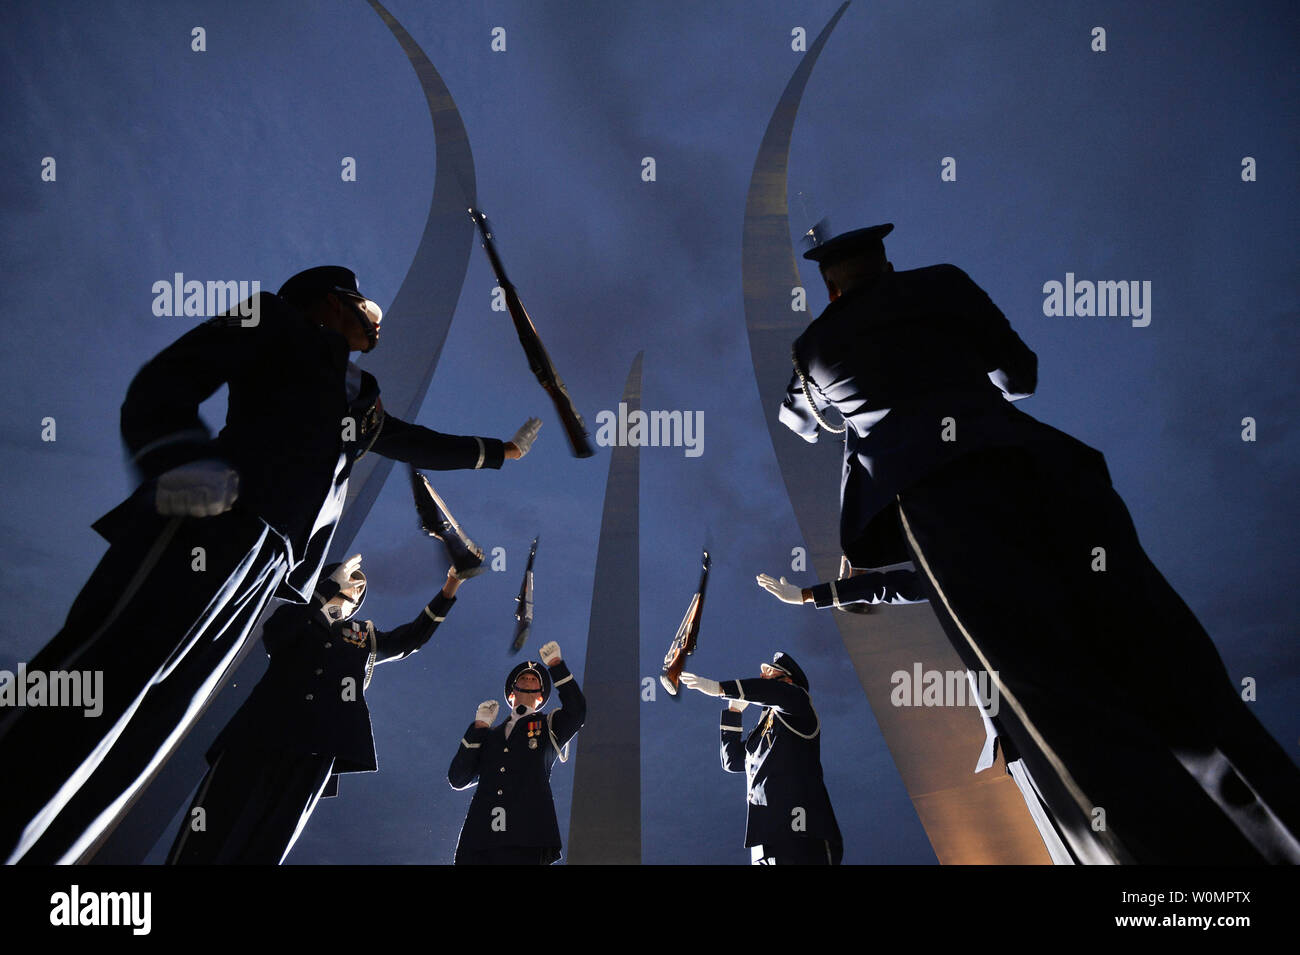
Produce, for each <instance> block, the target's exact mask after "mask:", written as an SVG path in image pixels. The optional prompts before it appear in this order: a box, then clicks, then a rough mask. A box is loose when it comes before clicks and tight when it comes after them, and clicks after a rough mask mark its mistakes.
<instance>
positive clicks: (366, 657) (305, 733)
mask: <svg viewBox="0 0 1300 955" xmlns="http://www.w3.org/2000/svg"><path fill="white" fill-rule="evenodd" d="M455 602H456V599H455V598H454V597H452V598H448V597H444V596H443V595H442V594H441V593H439V594H438V595H437V596H436V597H434V599H433V601H432V602H431V603H430V604H429V605H428V606H427V607H425V608H424V609H423V610H422V611H420V614H419V616H417V617H416V618H415V619H414V620H412V621H411V622H410V623H407V624H403V625H402V626H400V627H397V628H396V629H394V630H376V629H375V625H374V623H372V622H371V621H369V620H356V619H352V620H343V621H337V622H333V623H328V624H327V623H326V621H325V618H324V616H322V614H321V613H320V611H319V610H318V609H316V607H315V606H314V605H313V606H310V607H304V606H301V605H298V604H287V605H285V606H283V607H281V608H280V609H279V610H277V611H276V612H275V613H274V614H272V616H271V619H270V620H268V621H267V622H266V627H265V628H264V629H263V632H262V642H263V645H264V646H265V647H266V652H267V653H268V654H269V655H270V657H271V662H270V665H269V666H268V667H267V671H266V675H265V676H263V677H262V679H261V681H260V682H259V683H258V684H257V686H256V687H254V688H253V692H252V694H250V695H249V697H248V700H247V701H245V703H244V705H243V706H242V707H240V709H239V711H238V712H237V713H236V714H235V715H234V716H233V717H232V718H231V720H230V722H229V723H227V724H226V727H225V729H223V730H222V731H221V734H220V735H219V736H218V737H217V740H216V742H215V743H213V744H212V748H211V749H210V750H209V751H208V762H210V763H211V762H215V761H216V758H217V756H218V755H219V754H220V753H221V752H222V751H223V750H225V749H227V748H235V747H242V748H251V749H262V750H277V751H285V752H290V753H294V754H305V753H319V754H321V755H332V756H333V757H334V772H335V773H364V772H374V771H375V769H376V768H377V763H376V761H375V740H374V735H373V733H372V731H371V727H370V710H369V709H368V708H367V707H366V697H365V692H364V691H365V688H366V687H367V686H368V685H369V683H370V673H371V670H372V669H373V668H374V666H375V664H378V663H388V662H390V661H392V660H401V659H403V658H404V657H408V656H410V655H411V654H412V653H414V652H415V651H416V650H418V649H420V647H422V646H424V644H425V643H426V642H428V640H429V638H430V637H432V636H433V632H434V631H435V630H437V629H438V624H440V623H441V622H442V620H443V619H444V618H445V617H446V616H447V613H448V612H449V611H450V610H451V606H452V604H454V603H455Z"/></svg>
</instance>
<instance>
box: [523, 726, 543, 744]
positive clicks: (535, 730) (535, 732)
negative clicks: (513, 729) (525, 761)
mask: <svg viewBox="0 0 1300 955" xmlns="http://www.w3.org/2000/svg"><path fill="white" fill-rule="evenodd" d="M542 722H543V721H542V720H529V721H528V724H527V726H526V727H525V728H526V729H527V731H528V748H529V749H536V748H537V740H538V739H539V738H540V737H541V735H542Z"/></svg>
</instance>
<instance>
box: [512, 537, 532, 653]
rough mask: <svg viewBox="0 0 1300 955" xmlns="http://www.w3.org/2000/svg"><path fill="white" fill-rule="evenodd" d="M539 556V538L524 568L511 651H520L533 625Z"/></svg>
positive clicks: (517, 599)
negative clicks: (534, 568) (534, 570)
mask: <svg viewBox="0 0 1300 955" xmlns="http://www.w3.org/2000/svg"><path fill="white" fill-rule="evenodd" d="M536 557H537V538H536V537H534V538H533V546H532V547H530V548H529V549H528V566H527V567H525V568H524V582H523V583H522V584H520V585H519V596H518V597H516V598H515V603H517V604H518V605H519V606H517V607H515V620H516V621H517V622H516V623H515V639H514V642H513V643H511V644H510V652H511V653H518V652H519V651H520V650H522V649H523V647H524V641H525V640H527V639H528V631H529V630H530V629H531V628H532V626H533V561H534V560H535V559H536Z"/></svg>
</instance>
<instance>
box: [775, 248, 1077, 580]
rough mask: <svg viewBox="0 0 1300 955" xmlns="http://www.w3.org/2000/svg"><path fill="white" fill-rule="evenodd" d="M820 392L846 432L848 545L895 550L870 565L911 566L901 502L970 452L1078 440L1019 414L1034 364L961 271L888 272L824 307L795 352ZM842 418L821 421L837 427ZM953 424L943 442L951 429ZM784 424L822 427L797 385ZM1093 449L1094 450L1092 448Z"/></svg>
mask: <svg viewBox="0 0 1300 955" xmlns="http://www.w3.org/2000/svg"><path fill="white" fill-rule="evenodd" d="M794 351H795V355H796V357H797V358H798V361H799V363H800V365H801V366H802V368H803V370H804V371H805V372H806V373H807V375H808V376H809V378H810V379H811V381H812V383H813V385H814V388H813V395H812V398H813V400H815V401H816V402H817V406H818V408H819V409H820V408H824V407H825V406H826V405H827V404H828V403H830V404H832V405H834V407H835V410H836V411H838V412H839V415H843V416H844V419H845V423H846V426H847V431H846V433H845V443H844V469H843V472H842V475H841V485H840V491H841V511H840V535H841V542H842V543H843V544H844V545H845V548H846V549H848V547H849V546H850V544H852V542H855V541H859V540H861V539H863V538H864V536H866V535H867V534H868V527H869V525H870V524H871V522H872V520H873V519H874V518H877V517H878V516H879V517H881V520H882V521H883V522H886V523H889V524H890V525H891V526H889V527H887V528H884V529H883V530H884V533H879V532H880V531H881V530H882V529H881V528H880V527H876V528H873V529H872V530H873V533H874V534H875V536H877V537H879V538H881V539H882V540H884V541H886V542H888V543H889V544H892V545H894V546H893V547H892V549H888V552H887V553H883V554H882V555H881V557H880V559H879V560H877V561H875V562H873V564H872V565H873V566H875V565H883V564H889V563H894V562H896V561H900V560H904V559H906V553H905V552H904V551H903V549H902V547H901V543H900V542H899V535H898V534H897V533H896V532H895V529H894V527H893V526H892V524H893V522H895V521H896V517H893V516H889V515H885V514H882V512H884V511H885V510H886V509H887V508H888V507H889V506H890V505H891V504H892V503H893V501H894V499H895V495H897V494H898V493H899V492H900V491H902V490H904V489H905V488H907V487H909V486H910V485H912V484H913V483H915V482H917V481H919V480H921V479H922V478H924V477H926V476H927V475H929V474H932V473H933V472H935V471H937V470H938V469H939V468H941V467H943V466H944V465H945V464H946V463H948V462H949V461H951V460H953V459H955V458H956V457H959V456H960V455H963V454H967V453H969V452H971V451H974V450H977V449H981V448H987V447H997V446H1014V445H1023V444H1026V443H1029V442H1034V441H1060V440H1065V441H1068V442H1073V443H1075V444H1078V442H1075V441H1074V439H1073V438H1070V437H1069V436H1068V435H1065V434H1062V433H1061V432H1059V431H1057V430H1056V429H1054V428H1051V427H1049V426H1047V425H1044V424H1042V423H1041V422H1039V421H1037V420H1035V419H1034V418H1031V417H1030V416H1029V415H1027V414H1024V413H1023V412H1021V411H1019V410H1017V409H1016V408H1015V407H1014V406H1013V405H1012V404H1011V403H1010V402H1009V401H1008V400H1007V399H1008V398H1019V397H1024V396H1026V395H1029V394H1031V393H1032V392H1033V390H1034V388H1035V387H1036V385H1037V380H1038V359H1037V357H1036V356H1035V355H1034V353H1033V352H1032V351H1031V350H1030V349H1029V348H1028V347H1027V346H1026V345H1025V343H1024V342H1022V341H1021V340H1020V337H1019V336H1018V335H1016V333H1015V332H1014V331H1013V330H1012V328H1011V326H1010V324H1009V323H1008V322H1007V320H1006V317H1005V316H1004V315H1003V314H1002V312H1001V311H999V310H998V307H997V306H996V305H994V304H993V302H992V301H991V300H990V299H989V297H988V295H986V294H985V293H984V291H983V290H982V289H981V288H980V287H979V286H978V285H976V284H975V283H974V282H973V281H971V279H970V278H969V277H968V276H967V275H966V273H965V272H963V271H962V270H961V269H959V268H957V267H956V266H953V265H936V266H932V267H929V268H922V269H913V270H911V271H905V272H885V273H883V274H881V275H880V276H878V277H877V278H876V279H875V280H874V281H873V282H871V283H869V284H868V285H866V286H865V287H858V288H855V289H853V290H852V291H851V292H848V293H846V294H844V295H842V296H841V297H840V298H838V299H837V300H835V301H833V302H831V303H830V305H828V306H827V307H826V310H825V311H823V312H822V314H821V315H820V316H818V317H817V319H816V320H814V321H813V322H812V324H810V325H809V326H808V328H807V329H806V330H805V331H804V333H803V334H802V335H800V336H799V338H798V339H797V340H796V341H795V344H794ZM839 415H837V414H836V413H835V412H831V413H829V414H823V416H824V417H826V418H827V420H828V421H831V422H832V423H834V422H836V421H837V420H838V417H839ZM945 418H951V419H953V423H954V428H955V435H954V433H953V429H949V436H955V440H944V437H945V436H944V419H945ZM780 420H781V421H782V422H783V423H784V424H785V425H786V426H788V427H789V428H790V429H791V430H793V431H795V432H796V433H797V434H799V435H801V436H802V437H804V438H806V439H807V440H809V441H814V440H816V439H817V431H818V426H817V421H816V419H815V418H814V417H813V414H812V411H811V410H810V409H809V407H808V403H807V396H805V395H804V393H803V385H802V383H801V382H800V380H799V377H798V374H797V373H796V374H795V375H794V376H792V378H791V381H790V385H789V388H788V389H787V392H786V397H785V401H784V402H783V403H782V406H781V410H780ZM1089 450H1090V449H1089Z"/></svg>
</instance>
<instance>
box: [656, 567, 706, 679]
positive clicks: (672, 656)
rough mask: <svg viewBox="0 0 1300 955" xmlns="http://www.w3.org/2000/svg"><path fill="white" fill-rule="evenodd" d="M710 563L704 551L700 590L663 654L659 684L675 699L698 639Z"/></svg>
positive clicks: (693, 598) (696, 592)
mask: <svg viewBox="0 0 1300 955" xmlns="http://www.w3.org/2000/svg"><path fill="white" fill-rule="evenodd" d="M711 562H712V561H711V560H710V558H709V552H708V551H707V550H706V551H704V556H703V559H702V563H703V565H704V567H703V569H702V570H701V571H700V588H699V590H697V591H695V596H693V597H692V598H691V603H690V606H688V607H687V608H686V616H684V617H682V622H681V625H680V626H678V628H677V636H676V637H674V638H673V643H672V646H670V647H669V648H668V652H667V653H666V654H664V672H663V673H661V674H660V675H659V682H660V683H662V684H663V685H664V689H665V690H667V691H668V693H669V695H671V696H672V697H673V698H676V697H677V690H678V682H679V680H680V678H681V675H682V670H684V669H685V668H686V658H687V657H688V656H690V655H691V654H692V653H694V652H695V644H696V642H697V641H698V640H699V637H700V618H701V617H703V616H704V592H705V588H706V587H708V585H709V564H710V563H711Z"/></svg>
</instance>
